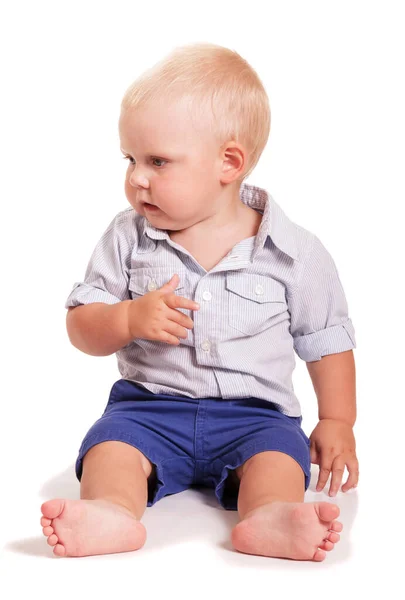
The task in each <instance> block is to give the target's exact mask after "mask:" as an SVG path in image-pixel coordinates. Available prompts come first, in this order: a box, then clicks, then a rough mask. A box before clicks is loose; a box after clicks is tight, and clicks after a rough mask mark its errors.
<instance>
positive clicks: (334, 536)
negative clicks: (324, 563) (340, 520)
mask: <svg viewBox="0 0 405 600" xmlns="http://www.w3.org/2000/svg"><path fill="white" fill-rule="evenodd" d="M328 540H329V541H331V542H333V543H334V544H336V542H338V541H339V540H340V535H339V534H338V533H335V532H334V531H331V533H330V534H329V535H328Z"/></svg>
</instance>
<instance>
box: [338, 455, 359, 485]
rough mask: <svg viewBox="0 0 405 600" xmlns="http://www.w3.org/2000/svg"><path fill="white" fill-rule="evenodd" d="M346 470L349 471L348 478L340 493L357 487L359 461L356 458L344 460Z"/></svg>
mask: <svg viewBox="0 0 405 600" xmlns="http://www.w3.org/2000/svg"><path fill="white" fill-rule="evenodd" d="M346 465H347V470H348V471H349V477H348V478H347V480H346V482H345V483H344V484H343V485H342V492H347V491H348V490H350V488H355V487H357V484H358V482H359V475H360V473H359V461H358V460H357V458H356V457H353V458H349V459H347V460H346Z"/></svg>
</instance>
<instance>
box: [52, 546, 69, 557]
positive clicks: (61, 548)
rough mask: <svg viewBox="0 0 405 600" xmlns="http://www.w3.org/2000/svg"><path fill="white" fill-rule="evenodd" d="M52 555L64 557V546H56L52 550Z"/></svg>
mask: <svg viewBox="0 0 405 600" xmlns="http://www.w3.org/2000/svg"><path fill="white" fill-rule="evenodd" d="M53 553H54V554H55V555H56V556H66V548H65V546H62V544H56V546H55V548H54V549H53Z"/></svg>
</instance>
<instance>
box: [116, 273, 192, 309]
mask: <svg viewBox="0 0 405 600" xmlns="http://www.w3.org/2000/svg"><path fill="white" fill-rule="evenodd" d="M175 273H177V275H178V276H179V282H178V284H177V286H176V288H175V289H174V290H173V291H174V293H175V294H176V295H177V296H182V297H183V298H191V291H190V288H189V280H188V275H187V272H186V271H183V270H181V269H176V270H175V271H174V270H173V268H168V267H161V268H159V267H153V268H151V267H140V268H135V269H131V270H130V273H129V284H128V287H129V293H130V296H131V298H132V300H136V299H137V298H141V297H142V296H144V295H145V294H147V293H148V292H153V291H155V290H158V289H160V288H161V287H163V286H164V284H165V283H168V282H169V281H170V279H171V278H172V277H173V275H174V274H175ZM175 310H178V311H180V312H182V313H183V314H184V315H186V316H187V317H190V318H192V314H191V312H192V311H191V310H190V309H188V308H176V309H175Z"/></svg>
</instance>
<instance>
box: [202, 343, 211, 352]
mask: <svg viewBox="0 0 405 600" xmlns="http://www.w3.org/2000/svg"><path fill="white" fill-rule="evenodd" d="M201 348H202V349H203V350H205V352H209V350H210V348H211V343H210V341H209V340H204V342H203V343H202V344H201Z"/></svg>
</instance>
